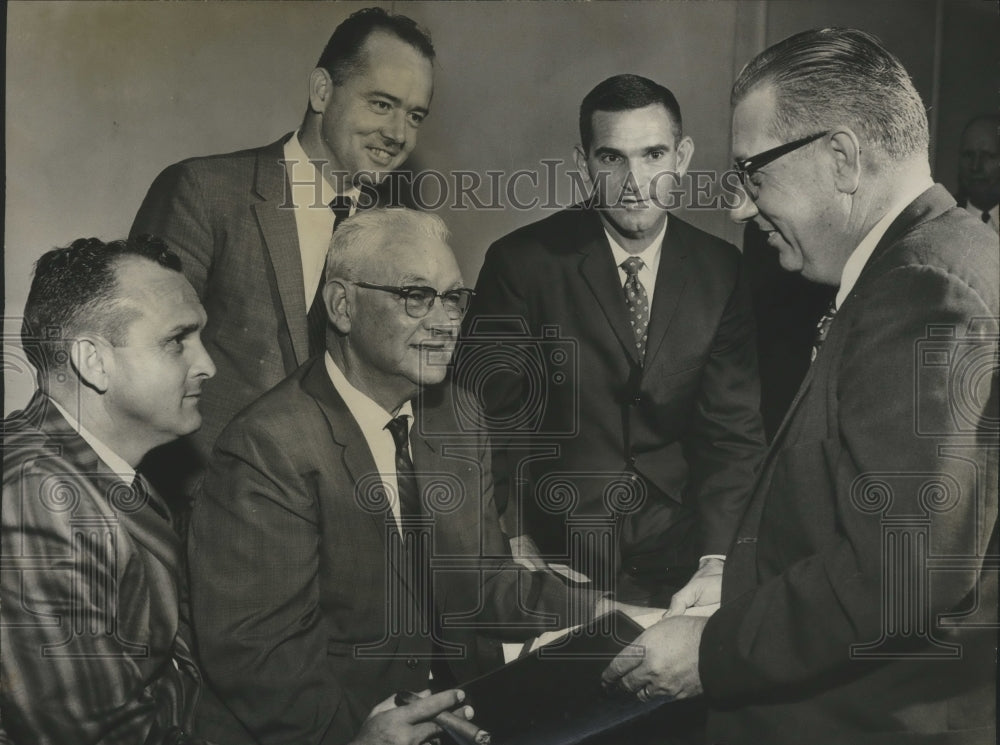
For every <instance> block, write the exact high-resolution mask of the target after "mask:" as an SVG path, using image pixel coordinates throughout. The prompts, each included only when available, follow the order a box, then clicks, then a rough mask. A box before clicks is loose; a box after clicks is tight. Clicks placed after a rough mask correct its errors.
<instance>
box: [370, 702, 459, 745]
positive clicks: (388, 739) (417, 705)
mask: <svg viewBox="0 0 1000 745" xmlns="http://www.w3.org/2000/svg"><path fill="white" fill-rule="evenodd" d="M464 700H465V694H464V693H463V692H462V691H458V690H451V691H442V692H441V693H435V694H434V695H433V696H426V697H423V698H421V699H420V700H419V701H414V702H413V703H411V704H407V705H406V706H396V705H395V703H394V702H393V698H392V697H390V698H388V699H386V700H385V701H383V702H382V703H380V704H379V705H378V706H376V707H375V708H374V709H372V713H371V714H369V715H368V719H367V720H365V723H364V725H363V726H362V727H361V731H360V732H359V733H358V736H357V737H356V738H354V739H353V740H352V741H351V742H350V745H420V743H423V742H427V741H428V740H430V739H431V738H433V737H436V736H437V735H440V734H441V732H442V730H441V728H440V727H439V726H438V725H436V724H435V723H434V722H432V721H430V720H431V719H433V718H434V717H435V716H437V715H438V714H440V713H441V712H442V711H450V710H452V709H454V708H455V707H456V706H458V705H459V704H461V703H462V701H464ZM452 713H454V714H455V716H458V717H464V718H465V719H472V715H473V712H472V707H471V706H465V707H463V708H462V709H460V710H458V711H455V712H452Z"/></svg>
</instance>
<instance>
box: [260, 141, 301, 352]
mask: <svg viewBox="0 0 1000 745" xmlns="http://www.w3.org/2000/svg"><path fill="white" fill-rule="evenodd" d="M287 139H288V138H287V137H285V138H282V140H281V141H280V142H276V143H274V144H273V145H269V146H268V147H266V148H264V149H263V150H261V151H260V152H259V153H258V154H257V171H256V177H255V180H254V188H255V189H256V191H257V194H258V195H259V196H260V197H261V199H262V200H263V201H260V202H257V203H256V204H254V205H253V210H254V213H255V214H256V216H257V222H258V224H259V225H260V231H261V235H262V237H263V241H264V246H265V247H266V248H267V253H268V255H269V256H270V259H271V265H272V267H273V268H274V276H275V279H276V280H277V285H278V296H279V297H280V298H281V306H282V311H283V312H284V316H285V323H286V325H287V327H288V333H289V335H290V336H291V339H292V348H293V349H294V351H295V359H296V361H297V364H302V363H303V362H305V360H306V359H307V358H308V356H309V332H308V329H307V325H306V301H305V296H304V294H305V293H304V290H303V287H304V286H305V279H304V278H303V276H302V255H301V252H300V251H299V241H298V229H297V228H296V225H295V212H294V210H292V209H290V208H288V207H285V206H284V203H285V199H286V194H285V191H286V188H285V187H286V183H287V176H286V174H285V167H284V166H283V165H282V164H281V160H282V159H283V158H284V143H285V141H287Z"/></svg>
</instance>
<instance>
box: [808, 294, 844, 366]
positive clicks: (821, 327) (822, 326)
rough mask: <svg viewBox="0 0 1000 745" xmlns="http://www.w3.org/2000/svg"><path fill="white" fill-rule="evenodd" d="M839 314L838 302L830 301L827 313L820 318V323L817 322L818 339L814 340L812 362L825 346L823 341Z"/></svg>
mask: <svg viewBox="0 0 1000 745" xmlns="http://www.w3.org/2000/svg"><path fill="white" fill-rule="evenodd" d="M836 315H837V305H836V302H832V303H830V307H829V308H827V309H826V313H824V314H823V317H822V318H820V319H819V323H817V324H816V339H815V340H814V341H813V346H812V355H811V356H810V358H809V361H810V362H815V360H816V355H817V354H819V348H820V347H822V346H823V342H825V341H826V335H827V334H828V333H830V324H832V323H833V319H834V317H835V316H836Z"/></svg>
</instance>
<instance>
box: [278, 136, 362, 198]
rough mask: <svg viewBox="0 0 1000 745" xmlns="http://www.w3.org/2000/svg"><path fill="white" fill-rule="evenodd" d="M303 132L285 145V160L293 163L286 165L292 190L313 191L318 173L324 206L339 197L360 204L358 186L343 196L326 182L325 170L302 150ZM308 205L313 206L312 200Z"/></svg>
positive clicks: (289, 139)
mask: <svg viewBox="0 0 1000 745" xmlns="http://www.w3.org/2000/svg"><path fill="white" fill-rule="evenodd" d="M301 134H302V133H301V132H296V133H295V134H294V135H292V136H291V137H289V138H288V142H286V143H285V148H284V155H285V160H287V161H291V162H290V163H288V164H287V165H286V168H288V170H289V176H290V178H289V181H290V182H291V184H292V190H293V193H294V191H298V190H301V189H307V190H311V189H312V188H313V184H314V183H315V178H316V176H315V174H316V173H317V172H318V173H319V175H320V183H321V185H322V189H323V193H322V194H321V195H320V196H321V199H320V201H321V202H322V203H323V204H330V202H332V201H333V200H334V198H336V197H338V196H343V197H351V199H353V200H354V203H355V204H357V202H358V195H359V194H360V193H361V191H360V189H358V188H357V187H356V186H352V187H351V188H350V189H348V190H347V191H345V192H344V193H343V194H338V193H337V190H336V189H334V188H333V186H331V185H330V182H329V181H327V180H326V176H325V175H323V170H322V169H321V168H317V167H316V166H315V165H314V164H313V162H312V161H311V160H310V159H309V156H308V155H306V151H305V150H304V149H303V148H302V141H301V140H300V139H299V137H300V136H301ZM300 169H306V171H305V172H306V173H308V176H303V172H302V171H301V170H300ZM295 203H296V204H299V203H300V200H299V199H297V198H296V199H295ZM307 204H313V201H312V200H310V201H308V202H307Z"/></svg>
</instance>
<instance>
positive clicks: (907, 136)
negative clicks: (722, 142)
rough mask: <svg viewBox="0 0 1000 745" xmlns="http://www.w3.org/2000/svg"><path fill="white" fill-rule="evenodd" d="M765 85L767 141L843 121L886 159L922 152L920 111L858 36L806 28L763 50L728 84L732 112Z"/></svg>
mask: <svg viewBox="0 0 1000 745" xmlns="http://www.w3.org/2000/svg"><path fill="white" fill-rule="evenodd" d="M764 85H770V86H773V89H774V92H775V96H776V97H777V105H776V107H775V112H774V120H773V122H772V124H771V128H772V131H771V134H773V135H774V136H775V137H776V138H778V139H781V140H792V139H795V138H796V137H801V136H804V135H808V134H812V133H814V132H822V131H824V130H826V129H828V128H829V127H831V126H832V125H834V124H835V123H837V122H844V123H847V124H850V125H851V126H852V127H854V128H855V129H856V130H857V132H858V134H859V135H860V136H862V137H863V138H864V139H866V140H867V144H868V145H874V146H875V147H876V148H877V149H878V150H880V151H881V152H883V153H884V154H885V155H886V156H888V158H889V159H890V160H902V159H904V158H907V157H909V156H911V155H915V154H918V153H924V154H926V152H927V143H928V134H927V112H926V111H925V109H924V104H923V102H922V101H921V100H920V96H919V94H918V93H917V91H916V89H915V88H914V87H913V82H912V81H911V80H910V76H909V75H908V74H907V72H906V69H905V68H904V67H903V65H902V63H901V62H900V61H899V60H898V59H896V57H895V56H893V55H892V53H890V52H889V51H888V50H887V49H886V48H885V47H884V46H883V45H882V43H881V42H880V41H879V40H878V38H876V37H875V36H872V35H871V34H868V33H865V32H864V31H858V30H857V29H850V28H824V29H813V30H811V31H803V32H801V33H798V34H795V35H794V36H790V37H788V38H787V39H785V40H784V41H780V42H778V43H777V44H775V45H774V46H772V47H769V48H768V49H765V50H764V51H763V52H761V53H760V54H758V55H757V56H756V57H754V58H753V59H752V60H751V61H750V62H749V63H747V65H746V67H744V68H743V71H742V72H741V73H740V75H739V77H738V78H737V80H736V82H735V83H734V84H733V92H732V104H733V106H735V105H736V104H738V103H739V102H740V101H741V100H743V98H745V97H746V96H747V95H748V94H749V93H750V92H751V91H752V90H754V89H755V88H757V87H759V86H764Z"/></svg>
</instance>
